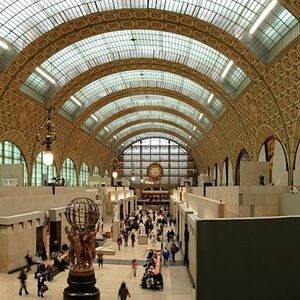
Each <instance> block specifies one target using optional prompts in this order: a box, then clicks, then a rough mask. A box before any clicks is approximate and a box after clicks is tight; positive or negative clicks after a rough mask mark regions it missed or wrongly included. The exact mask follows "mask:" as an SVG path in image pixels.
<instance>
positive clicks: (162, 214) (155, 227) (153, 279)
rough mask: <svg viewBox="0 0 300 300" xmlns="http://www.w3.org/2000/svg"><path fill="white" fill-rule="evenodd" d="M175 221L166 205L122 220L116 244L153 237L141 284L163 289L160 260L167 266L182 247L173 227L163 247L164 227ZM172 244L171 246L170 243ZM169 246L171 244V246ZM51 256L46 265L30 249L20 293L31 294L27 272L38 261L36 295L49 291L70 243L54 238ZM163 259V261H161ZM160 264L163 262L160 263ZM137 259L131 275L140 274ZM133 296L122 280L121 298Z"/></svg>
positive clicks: (100, 264)
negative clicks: (49, 282) (51, 260)
mask: <svg viewBox="0 0 300 300" xmlns="http://www.w3.org/2000/svg"><path fill="white" fill-rule="evenodd" d="M173 224H175V221H174V220H173V219H172V217H171V215H170V213H169V211H168V210H167V209H165V208H160V209H157V210H152V209H139V210H137V211H136V212H134V213H131V214H130V215H128V216H127V217H126V218H125V219H124V220H123V221H122V222H121V229H122V230H121V234H120V235H119V236H118V238H117V247H118V249H119V250H121V247H122V246H123V245H124V247H128V243H129V241H131V247H134V246H135V242H136V239H137V237H138V235H145V236H147V238H148V239H149V240H150V244H151V245H152V246H153V247H152V250H150V251H149V253H148V256H147V262H146V264H145V265H144V267H145V272H144V274H143V277H142V281H141V287H142V288H148V289H153V290H155V289H157V290H159V289H163V276H162V274H161V270H160V267H157V263H158V260H160V259H161V257H162V259H163V261H164V266H168V264H169V261H170V260H172V261H173V262H174V261H175V254H176V253H177V252H178V250H179V248H178V247H177V246H176V244H175V242H174V238H175V232H174V230H173V229H169V230H167V232H166V239H167V241H168V244H167V243H166V244H165V247H164V248H163V247H162V245H163V240H164V238H163V237H164V236H163V234H164V228H165V227H166V226H168V225H169V226H171V225H173ZM169 243H171V246H170V245H169ZM168 246H170V247H169V248H168ZM52 250H53V251H52V253H51V258H52V259H53V260H54V262H53V264H52V265H50V264H48V265H47V266H46V265H45V264H44V263H43V261H42V259H41V260H39V259H36V258H34V259H33V258H32V256H31V255H30V252H29V251H28V252H27V254H26V255H25V260H26V266H27V267H26V268H23V269H22V270H21V272H20V274H19V277H18V279H19V280H20V290H19V295H20V296H21V295H22V294H23V293H25V295H27V294H29V291H28V290H27V286H26V280H27V273H28V272H29V271H31V267H32V265H33V264H37V271H36V272H35V278H36V280H37V295H38V296H39V297H44V293H45V292H46V291H47V290H48V286H47V284H46V282H48V281H51V280H52V279H53V277H54V273H53V267H52V266H54V268H56V269H58V270H59V271H64V270H65V269H66V268H68V255H67V254H65V253H66V252H65V251H63V250H68V246H67V245H64V249H63V250H62V248H61V247H60V245H59V243H58V242H57V241H54V243H53V245H52ZM160 250H161V257H160V254H159V257H157V253H156V251H160ZM96 262H97V264H98V267H99V268H100V267H102V268H103V252H102V251H98V252H97V256H96ZM159 262H160V261H159ZM158 265H159V266H160V264H158ZM137 266H138V261H137V259H133V260H132V263H131V267H132V272H131V275H130V276H134V277H136V276H137ZM128 296H129V297H130V293H129V291H128V288H127V287H126V283H125V282H122V284H121V286H120V289H119V292H118V298H119V299H121V300H125V299H126V298H127V297H128Z"/></svg>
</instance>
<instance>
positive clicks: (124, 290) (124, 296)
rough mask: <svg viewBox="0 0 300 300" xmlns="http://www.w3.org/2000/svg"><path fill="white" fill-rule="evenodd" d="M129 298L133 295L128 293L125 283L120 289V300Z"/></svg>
mask: <svg viewBox="0 0 300 300" xmlns="http://www.w3.org/2000/svg"><path fill="white" fill-rule="evenodd" d="M127 296H129V297H131V295H130V293H129V291H128V288H127V286H126V283H125V282H124V281H123V282H122V283H121V286H120V288H119V293H118V299H120V300H126V299H127Z"/></svg>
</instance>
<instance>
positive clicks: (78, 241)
mask: <svg viewBox="0 0 300 300" xmlns="http://www.w3.org/2000/svg"><path fill="white" fill-rule="evenodd" d="M99 215H100V213H99V206H98V204H96V203H95V202H94V201H93V200H92V199H89V198H81V197H80V198H76V199H74V200H72V201H71V202H70V203H69V205H68V206H67V207H66V212H65V216H66V219H67V221H68V222H69V223H70V225H71V228H70V229H69V228H68V227H67V226H66V227H65V232H66V234H67V237H68V240H69V241H70V248H69V253H68V256H69V259H70V272H69V276H68V285H69V286H68V287H67V288H65V290H64V300H74V299H75V298H76V299H85V298H86V299H88V300H99V299H100V291H99V289H98V288H96V287H95V283H96V278H95V272H94V268H93V259H94V258H95V256H96V250H95V239H96V234H97V231H98V230H99V227H100V225H99V224H98V226H97V228H96V224H97V222H98V220H99ZM74 297H75V298H74Z"/></svg>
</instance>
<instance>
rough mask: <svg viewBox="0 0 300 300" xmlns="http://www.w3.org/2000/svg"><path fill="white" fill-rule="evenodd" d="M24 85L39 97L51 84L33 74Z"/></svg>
mask: <svg viewBox="0 0 300 300" xmlns="http://www.w3.org/2000/svg"><path fill="white" fill-rule="evenodd" d="M25 85H26V86H28V87H30V88H32V89H34V90H35V91H37V92H39V93H40V94H41V95H43V94H45V93H46V92H47V91H48V90H49V88H50V87H51V86H52V84H51V83H50V82H49V81H47V80H46V79H44V78H43V77H42V76H41V75H39V74H37V73H36V72H33V73H31V74H30V76H29V77H28V79H27V80H26V82H25Z"/></svg>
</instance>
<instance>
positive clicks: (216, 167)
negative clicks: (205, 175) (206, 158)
mask: <svg viewBox="0 0 300 300" xmlns="http://www.w3.org/2000/svg"><path fill="white" fill-rule="evenodd" d="M219 173H220V171H219V167H218V163H215V166H214V179H213V182H214V185H215V186H217V185H218V184H219V180H218V179H219V176H220V174H219Z"/></svg>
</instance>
